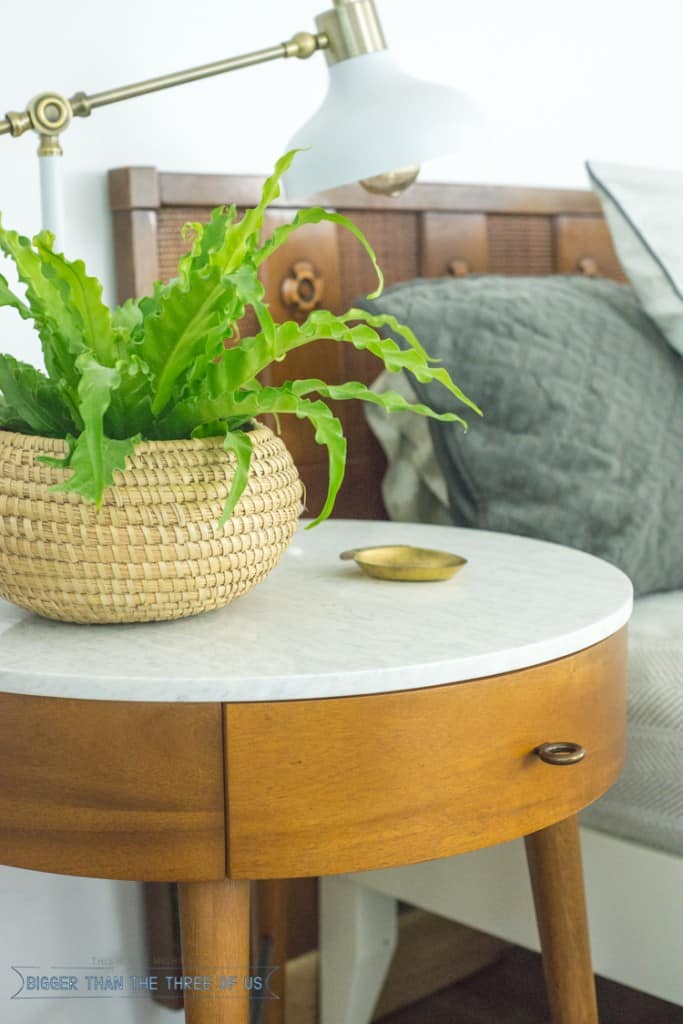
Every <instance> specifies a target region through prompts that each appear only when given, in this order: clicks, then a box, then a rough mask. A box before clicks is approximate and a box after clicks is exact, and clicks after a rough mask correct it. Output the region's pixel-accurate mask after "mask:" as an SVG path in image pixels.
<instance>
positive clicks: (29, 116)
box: [0, 32, 329, 151]
mask: <svg viewBox="0 0 683 1024" xmlns="http://www.w3.org/2000/svg"><path fill="white" fill-rule="evenodd" d="M328 46H329V40H328V37H327V35H326V34H325V33H324V32H320V33H318V34H317V35H314V34H313V33H311V32H297V33H296V34H295V35H294V36H292V38H291V39H290V40H289V41H288V42H286V43H279V44H278V45H277V46H271V47H268V48H267V49H264V50H254V51H253V52H252V53H245V54H242V55H241V56H238V57H228V58H227V59H226V60H219V61H216V62H214V63H213V64H203V65H201V66H200V67H196V68H188V69H187V70H186V71H176V72H174V73H172V74H169V75H160V76H159V77H158V78H148V79H146V80H145V81H144V82H135V83H133V84H132V85H124V86H121V87H120V88H117V89H107V90H105V91H104V92H97V93H93V94H92V95H87V94H86V93H84V92H77V93H75V95H73V96H72V97H71V98H70V99H66V98H65V97H64V96H61V95H60V94H59V93H41V94H40V95H38V96H36V97H35V98H34V99H32V100H31V102H30V103H29V105H28V107H27V109H26V110H24V111H20V112H16V111H10V112H8V113H7V114H6V116H5V119H4V120H0V135H13V136H15V137H16V136H19V135H23V134H24V132H27V131H30V130H33V131H36V132H38V133H39V134H40V136H41V140H42V143H43V145H45V144H47V143H48V142H49V141H51V142H52V145H53V146H56V147H57V148H58V147H59V143H58V141H57V138H58V136H59V135H60V133H61V132H62V131H64V130H65V129H66V128H68V126H69V124H70V122H71V119H72V118H73V117H88V115H89V114H90V113H91V112H92V111H93V110H95V109H96V108H97V107H105V106H108V105H109V104H110V103H120V102H121V101H122V100H129V99H133V98H134V97H136V96H145V95H147V94H148V93H152V92H160V91H161V90H162V89H172V88H173V87H174V86H176V85H184V84H185V83H186V82H196V81H198V80H199V79H202V78H211V77H212V76H213V75H222V74H225V73H226V72H228V71H237V70H239V69H240V68H246V67H251V66H252V65H254V64H265V63H266V62H268V61H272V60H278V59H280V58H283V57H299V58H300V59H305V58H306V57H311V56H312V55H313V54H314V53H315V52H316V51H317V50H324V49H327V47H328ZM53 151H54V150H53Z"/></svg>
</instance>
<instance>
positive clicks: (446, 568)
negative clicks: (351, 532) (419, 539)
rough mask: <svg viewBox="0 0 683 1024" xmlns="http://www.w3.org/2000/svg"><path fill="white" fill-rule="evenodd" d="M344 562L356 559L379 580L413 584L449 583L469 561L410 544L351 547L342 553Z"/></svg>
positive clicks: (358, 563)
mask: <svg viewBox="0 0 683 1024" xmlns="http://www.w3.org/2000/svg"><path fill="white" fill-rule="evenodd" d="M339 557H340V558H342V559H344V561H348V560H351V559H353V560H354V561H355V562H356V564H357V565H359V566H360V567H361V569H362V570H363V572H365V573H367V575H368V576H373V577H374V578H375V579H378V580H407V581H410V582H418V581H433V580H449V579H450V578H451V576H455V574H456V572H459V571H460V569H462V567H463V565H467V559H466V558H461V557H460V555H453V554H451V552H450V551H435V550H434V549H433V548H415V547H412V546H411V545H410V544H390V545H387V546H386V547H378V548H352V549H351V550H350V551H342V553H341V555H340V556H339Z"/></svg>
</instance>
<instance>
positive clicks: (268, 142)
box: [0, 0, 683, 1024]
mask: <svg viewBox="0 0 683 1024" xmlns="http://www.w3.org/2000/svg"><path fill="white" fill-rule="evenodd" d="M29 6H30V14H31V23H30V26H29V23H28V21H27V15H28V10H29ZM323 6H325V4H324V2H323V3H321V2H320V0H292V2H291V3H289V4H286V3H283V2H282V0H251V2H250V3H246V4H245V3H242V2H240V3H234V2H233V3H230V2H226V0H220V2H219V0H202V2H195V3H194V4H188V3H187V2H186V0H182V2H181V0H163V2H162V0H116V2H115V3H111V4H105V3H103V2H102V0H99V2H97V3H95V2H93V0H88V2H86V0H62V2H61V3H60V4H59V5H55V4H54V3H53V2H48V0H31V2H30V5H29V4H27V3H26V2H24V3H18V2H17V0H3V3H2V28H3V33H2V35H3V47H2V63H1V64H0V93H1V98H0V110H1V111H3V112H4V111H5V110H6V109H21V108H22V107H23V105H24V104H25V103H26V101H28V99H29V98H30V97H31V96H32V95H33V94H35V93H36V92H38V91H40V90H43V89H46V88H54V89H57V90H58V91H61V92H64V93H66V94H67V95H70V94H71V93H72V92H74V91H76V90H78V89H84V90H85V91H98V90H100V89H103V88H107V87H109V86H112V85H116V84H123V83H125V82H128V81H135V80H138V79H141V78H145V77H149V76H152V75H155V74H159V73H162V72H165V71H168V70H174V69H179V68H183V67H187V66H191V65H194V64H200V63H205V62H207V61H211V60H217V59H219V58H220V57H224V56H227V55H230V54H234V53H240V52H244V51H247V50H251V49H257V48H260V47H262V46H264V45H267V44H270V43H274V42H278V41H280V40H282V39H285V38H288V37H289V36H290V35H291V34H292V32H293V31H295V30H297V29H299V28H309V27H312V23H313V16H314V14H316V13H317V12H318V11H319V10H320V9H321V7H323ZM379 6H380V11H381V14H382V20H383V23H384V27H385V30H386V34H387V37H388V40H389V43H390V45H391V46H392V48H393V50H394V52H395V54H396V55H397V57H398V58H399V59H400V60H401V62H402V63H403V65H404V66H405V67H406V68H407V69H410V70H411V71H413V73H415V74H418V75H421V76H422V77H426V78H432V79H434V80H437V81H442V82H446V83H449V84H452V85H454V86H457V87H458V88H460V89H462V90H464V91H466V92H467V93H469V94H470V95H471V96H472V97H473V99H474V100H475V101H476V102H477V103H478V105H479V106H480V108H481V110H482V111H483V112H484V113H485V115H486V116H487V118H488V120H489V123H490V125H491V139H492V142H491V144H490V145H489V146H487V147H482V148H481V149H480V150H477V151H470V152H466V153H462V154H459V155H456V156H452V157H450V158H447V159H443V160H439V161H435V162H433V163H431V164H429V165H428V166H427V167H425V169H424V174H423V178H426V179H431V180H445V181H478V182H501V183H522V184H539V185H558V186H568V187H572V186H578V187H581V186H583V185H584V184H585V177H584V172H583V161H584V160H585V159H586V157H593V158H596V159H598V158H601V159H610V160H615V161H625V162H633V163H642V164H652V165H662V166H672V167H674V166H678V167H683V132H681V129H680V111H681V109H682V108H683V76H681V74H680V70H679V69H680V39H681V34H682V33H681V30H682V29H683V9H682V7H681V4H680V0H648V2H647V3H644V2H642V0H572V2H571V3H568V2H560V0H515V2H514V3H513V2H511V0H476V3H472V2H466V0H458V2H457V3H455V2H453V0H419V2H415V3H412V2H411V3H409V2H408V0H379ZM325 76H326V72H325V64H324V60H323V59H322V58H319V57H316V58H314V59H313V60H311V61H309V62H298V61H291V62H286V63H278V64H274V65H270V66H265V67H261V68H255V69H251V70H247V71H241V72H238V73H236V74H235V75H232V76H229V77H226V78H224V79H217V80H213V81H207V82H203V83H197V84H195V85H192V86H185V87H183V88H182V89H180V90H178V91H171V92H167V93H163V94H160V95H158V96H155V97H149V98H145V99H140V100H135V101H133V102H131V103H129V104H125V105H122V106H119V107H112V108H109V109H104V110H101V111H97V112H95V114H94V115H93V117H92V118H91V119H90V120H89V121H80V120H79V121H76V122H75V124H74V125H73V126H72V127H71V129H70V130H69V132H68V134H67V135H66V136H65V139H64V148H65V156H64V168H65V174H66V203H67V230H68V239H67V246H66V249H67V252H68V253H69V254H71V255H72V256H73V257H75V256H82V257H83V258H84V259H85V260H86V262H87V264H88V266H89V268H90V270H91V272H94V273H96V274H98V275H99V276H101V277H103V278H104V280H105V282H106V285H107V294H108V296H109V297H110V298H111V296H112V294H113V280H112V252H111V232H110V227H109V214H108V208H107V197H106V171H107V169H108V168H110V167H116V166H122V165H126V164H153V165H156V166H158V167H160V168H163V169H164V170H187V171H214V172H246V171H253V172H264V171H267V170H268V169H269V168H270V167H271V165H272V163H273V161H274V160H275V158H276V157H277V156H278V155H279V154H280V153H281V152H282V151H283V149H284V147H285V144H286V142H287V139H288V138H289V135H290V134H291V131H292V129H293V126H295V125H296V124H297V123H299V122H301V121H303V120H304V119H305V118H306V117H307V116H308V115H309V114H310V113H311V112H312V111H313V109H314V108H315V107H316V106H317V104H318V102H319V100H320V98H321V95H322V92H323V90H324V87H325ZM349 144H351V145H352V144H353V140H349ZM35 148H36V140H35V139H34V138H33V137H32V136H24V137H23V138H21V139H18V140H14V139H11V138H7V137H4V138H0V210H2V211H3V214H4V221H5V224H6V225H7V226H10V227H16V228H17V229H19V230H20V231H22V232H23V233H25V234H31V233H33V232H35V231H36V230H37V229H38V228H39V226H40V224H39V201H38V173H37V160H36V158H35V155H34V154H35ZM2 269H3V272H4V271H5V267H3V268H2ZM0 339H1V341H0V350H5V351H11V352H14V354H16V355H19V356H23V358H32V359H33V358H37V351H38V350H37V346H36V345H35V344H34V342H33V340H32V336H31V335H30V332H29V331H28V329H27V326H26V325H24V324H20V323H17V321H16V317H15V316H13V315H12V313H11V311H8V310H0ZM0 656H1V652H0ZM130 891H131V890H130V887H128V886H125V887H123V888H122V887H121V886H116V885H113V884H112V883H106V882H94V881H87V882H79V881H78V880H58V879H53V878H51V877H50V876H40V875H33V874H31V873H29V872H19V871H16V870H12V869H9V868H5V869H2V870H0V901H1V903H2V913H1V914H0V976H3V977H5V978H6V979H9V978H11V975H10V974H9V964H10V963H11V962H12V961H14V962H17V960H18V958H19V957H21V958H22V959H23V962H37V961H38V959H40V958H41V957H54V958H55V959H54V960H52V962H59V963H68V962H69V960H70V959H72V958H73V957H74V956H78V955H80V954H81V953H83V952H87V955H88V956H90V955H92V956H115V957H122V956H123V957H125V958H127V959H128V960H129V961H130V962H135V960H136V958H137V957H138V954H139V950H138V949H137V948H136V945H135V941H134V939H133V935H135V934H138V931H139V922H138V917H137V916H136V915H137V910H136V904H135V901H134V900H133V899H132V898H131V896H130ZM10 894H13V895H12V897H11V898H10ZM95 924H96V926H95ZM86 935H87V936H88V942H87V943H85V944H86V945H87V947H88V948H87V950H84V949H83V947H84V941H85V940H84V936H86ZM36 958H37V959H36ZM9 987H10V981H9V980H8V981H7V985H6V986H4V987H3V988H0V1002H2V1004H3V1005H2V1008H1V1009H0V1018H1V1019H2V1020H8V1021H9V1022H10V1024H14V1022H17V1024H34V1022H39V1021H42V1020H44V1019H47V1018H48V1016H49V1014H48V1013H46V1012H45V1010H44V1009H43V1007H45V1006H47V1007H49V1008H50V1013H52V1012H53V1011H54V1004H52V1003H40V1004H38V1003H33V1004H29V1003H24V1004H18V1003H10V1002H8V1001H7V1000H8V989H9ZM117 1003H118V1001H117ZM69 1007H70V1014H69V1019H70V1020H71V1021H73V1022H74V1024H77V1022H79V1021H80V1020H83V1021H85V1020H86V1019H87V1020H89V1019H91V1016H90V1015H89V1014H90V1013H91V1011H88V1012H87V1013H86V1009H87V1004H86V1006H85V1008H84V1006H83V1005H82V1004H81V1005H80V1006H79V1005H78V1004H75V1003H70V1004H69ZM117 1009H118V1013H119V1016H117V1017H116V1019H117V1021H120V1024H133V1022H134V1021H136V1022H137V1021H138V1020H139V1021H142V1019H143V1016H144V1019H145V1021H146V1022H151V1021H152V1020H156V1019H157V1016H158V1014H157V1011H155V1010H152V1009H151V1008H149V1009H148V1010H146V1011H145V1014H143V1011H142V1009H141V1008H140V1007H139V1006H135V1007H132V1006H131V1005H130V1004H126V1003H118V1006H117ZM79 1011H83V1012H84V1013H85V1016H83V1017H81V1016H79ZM136 1014H142V1015H143V1016H136ZM98 1016H100V1015H99V1010H98ZM55 1019H56V1018H55ZM100 1019H103V1018H102V1017H100ZM176 1019H177V1017H176Z"/></svg>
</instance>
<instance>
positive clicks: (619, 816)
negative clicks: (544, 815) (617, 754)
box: [582, 590, 683, 855]
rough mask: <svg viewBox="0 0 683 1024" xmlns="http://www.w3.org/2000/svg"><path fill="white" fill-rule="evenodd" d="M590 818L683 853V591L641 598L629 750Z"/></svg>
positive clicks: (595, 824) (633, 646)
mask: <svg viewBox="0 0 683 1024" xmlns="http://www.w3.org/2000/svg"><path fill="white" fill-rule="evenodd" d="M582 822H583V824H584V825H590V826H591V828H598V829H601V830H603V831H605V832H611V833H612V834H613V835H618V836H623V837H625V838H627V839H634V840H636V841H638V842H641V843H645V844H646V845H647V846H655V847H659V848H660V849H664V850H668V851H669V852H670V853H677V854H679V855H683V591H681V590H677V591H673V592H672V593H668V594H650V595H648V596H647V597H642V598H640V599H639V600H637V601H636V602H635V606H634V610H633V617H632V619H631V622H630V624H629V656H628V750H627V757H626V767H625V768H624V772H623V774H622V776H621V778H620V779H619V780H618V782H617V783H616V785H614V786H613V787H612V789H611V790H610V791H609V792H608V793H606V794H605V796H604V797H602V799H600V800H598V801H597V802H596V803H595V804H593V805H592V807H590V808H587V809H586V810H585V811H584V812H583V814H582Z"/></svg>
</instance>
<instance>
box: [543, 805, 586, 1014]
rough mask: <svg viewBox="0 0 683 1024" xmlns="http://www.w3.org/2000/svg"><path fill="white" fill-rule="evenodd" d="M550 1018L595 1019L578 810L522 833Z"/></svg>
mask: <svg viewBox="0 0 683 1024" xmlns="http://www.w3.org/2000/svg"><path fill="white" fill-rule="evenodd" d="M526 855H527V861H528V864H529V875H530V877H531V888H532V890H533V894H534V905H535V907H536V919H537V921H538V931H539V934H540V937H541V946H542V949H543V970H544V973H545V982H546V991H547V993H548V1002H549V1003H550V1012H551V1017H552V1024H598V1009H597V1004H596V1000H595V982H594V980H593V969H592V966H591V952H590V938H589V934H588V917H587V914H586V897H585V895H584V885H583V869H582V866H581V845H580V840H579V823H578V820H577V818H576V815H573V816H572V817H570V818H566V819H565V820H564V821H558V822H557V823H556V824H554V825H551V826H550V827H549V828H545V829H542V830H541V831H540V832H535V833H534V834H533V835H530V836H527V838H526Z"/></svg>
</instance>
